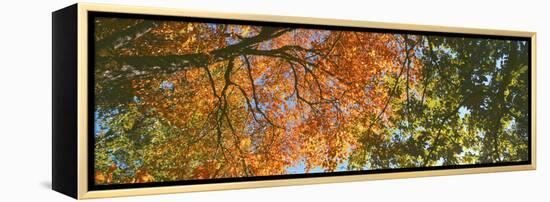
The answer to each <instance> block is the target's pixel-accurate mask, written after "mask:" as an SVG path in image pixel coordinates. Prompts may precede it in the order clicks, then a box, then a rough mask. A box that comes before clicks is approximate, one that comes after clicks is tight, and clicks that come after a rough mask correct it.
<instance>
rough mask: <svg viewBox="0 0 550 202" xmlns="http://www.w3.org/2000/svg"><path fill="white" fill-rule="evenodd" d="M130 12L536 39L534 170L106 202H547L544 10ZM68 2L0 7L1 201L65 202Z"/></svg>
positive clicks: (510, 5) (284, 5) (409, 5)
mask: <svg viewBox="0 0 550 202" xmlns="http://www.w3.org/2000/svg"><path fill="white" fill-rule="evenodd" d="M94 2H101V3H116V4H129V5H144V6H156V7H171V8H185V9H199V10H210V11H225V12H228V11H229V12H244V13H259V14H275V15H288V16H309V17H323V18H339V19H355V20H367V21H382V22H399V23H413V24H430V25H445V26H459V27H476V28H493V29H511V30H524V31H536V32H537V33H538V42H537V48H538V50H537V55H538V58H537V71H538V72H537V73H538V75H537V86H538V92H537V103H538V106H537V112H538V114H537V122H538V124H539V125H538V127H537V130H536V131H537V139H538V151H537V153H538V169H537V170H536V171H522V172H509V173H493V174H475V175H465V176H446V177H428V178H416V179H399V180H385V181H370V182H356V183H339V184H323V185H309V186H290V187H279V188H262V189H247V190H232V191H216V192H202V193H188V194H172V195H159V196H140V197H125V198H117V199H107V200H105V199H103V200H104V201H226V200H227V201H352V200H353V201H370V200H372V201H379V200H389V201H485V200H487V201H528V200H530V201H543V200H548V198H550V196H549V195H550V192H549V191H548V190H549V188H548V187H550V161H549V159H548V155H549V153H550V149H549V148H550V143H549V141H550V138H549V137H548V136H547V135H548V130H549V128H548V127H549V126H548V123H550V109H549V107H548V106H547V105H546V104H547V103H550V97H549V96H550V95H549V93H548V91H545V88H547V87H550V79H548V77H549V76H550V72H549V71H550V69H548V68H547V65H548V61H549V60H548V56H549V55H548V51H549V46H550V44H549V43H550V40H548V37H549V36H550V26H548V20H547V19H550V14H549V13H550V10H549V8H550V6H548V5H545V4H544V1H535V0H522V1H494V2H489V1H482V0H477V1H470V0H461V1H457V0H454V1H448V2H443V1H438V0H433V1H422V0H413V1H411V0H408V1H407V0H376V1H372V2H367V1H351V0H332V1H322V0H311V1H310V0H308V1H305V0H265V1H257V2H256V1H252V0H249V1H246V0H226V1H216V0H179V1H177V0H172V1H169V0H156V1H148V0H140V1H129V0H125V1H107V0H104V1H94ZM72 3H74V1H61V0H55V1H46V0H41V1H23V0H15V1H9V0H8V1H3V5H2V6H0V15H1V17H0V126H1V127H0V198H1V199H0V201H32V199H34V200H41V201H69V200H70V198H68V197H66V196H63V195H61V194H59V193H56V192H54V191H51V190H50V186H51V176H50V173H51V12H52V11H54V10H57V9H59V8H62V7H65V6H67V5H70V4H72Z"/></svg>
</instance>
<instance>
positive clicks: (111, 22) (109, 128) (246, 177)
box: [52, 4, 536, 199]
mask: <svg viewBox="0 0 550 202" xmlns="http://www.w3.org/2000/svg"><path fill="white" fill-rule="evenodd" d="M535 50H536V48H535V33H533V32H519V31H503V30H486V29H469V28H452V27H438V26H424V25H406V24H392V23H376V22H363V21H348V20H334V19H317V18H303V17H285V16H270V15H249V14H229V13H210V12H197V11H186V10H172V9H160V8H143V7H129V6H112V5H97V4H75V5H73V6H70V7H67V8H64V9H61V10H59V11H56V12H54V13H53V173H52V181H53V182H52V185H53V186H52V187H53V189H54V190H56V191H59V192H61V193H64V194H66V195H69V196H71V197H74V198H78V199H85V198H97V197H115V196H128V195H143V194H161V193H177V192H190V191H206V190H222V189H239V188H252V187H266V186H283V185H299V184H313V183H330V182H346V181H356V180H375V179H392V178H405V177H420V176H437V175H454V174H469V173H485V172H499V171H516V170H532V169H535V162H536V161H535V130H534V128H535V86H534V84H535V81H534V80H535Z"/></svg>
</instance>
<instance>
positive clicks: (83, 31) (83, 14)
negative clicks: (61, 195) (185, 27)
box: [77, 3, 536, 199]
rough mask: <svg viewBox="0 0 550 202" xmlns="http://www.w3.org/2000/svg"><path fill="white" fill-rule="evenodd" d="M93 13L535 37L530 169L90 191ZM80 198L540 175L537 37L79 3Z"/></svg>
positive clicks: (532, 35)
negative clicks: (526, 173) (534, 172)
mask: <svg viewBox="0 0 550 202" xmlns="http://www.w3.org/2000/svg"><path fill="white" fill-rule="evenodd" d="M88 11H100V12H118V13H131V14H149V15H164V16H186V17H201V18H216V19H237V20H249V21H267V22H281V23H301V24H322V25H335V26H348V27H369V28H380V29H399V30H408V31H427V32H439V33H460V34H480V35H496V36H517V37H529V38H531V84H530V85H531V164H528V165H513V166H495V167H479V168H460V169H449V170H428V171H413V172H396V173H383V174H372V175H366V174H365V175H350V176H330V177H313V178H301V179H281V180H261V181H247V182H232V183H215V184H200V185H178V186H164V187H149V188H128V189H116V190H102V191H90V190H89V189H88V161H87V158H88V144H87V141H88V134H87V133H88V114H87V113H88V111H87V110H88V89H87V82H88V71H87V70H88V69H87V68H88V67H87V64H88V61H87V60H88V58H87V55H88V54H87V52H88V49H87V48H88V44H87V43H88V41H87V31H88V30H87V29H88V27H87V23H88V21H87V20H88V14H87V13H88ZM77 83H78V87H77V89H78V94H77V95H78V98H77V103H78V138H77V139H78V151H77V153H78V160H77V164H78V165H77V168H78V171H77V172H78V179H77V180H78V183H77V184H78V188H77V190H78V199H92V198H104V197H123V196H136V195H153V194H173V193H185V192H198V191H215V190H228V189H247V188H262V187H279V186H293V185H311V184H323V183H341V182H353V181H367V180H382V179H401V178H416V177H429V176H446V175H462V174H481V173H494V172H508V171H526V170H536V32H525V31H512V30H496V29H479V28H462V27H447V26H433V25H415V24H401V23H384V22H369V21H355V20H341V19H328V18H310V17H297V16H278V15H260V14H245V13H229V12H227V13H226V12H210V11H196V10H183V9H169V8H154V7H138V6H123V5H110V4H95V3H94V4H92V3H78V81H77Z"/></svg>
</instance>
